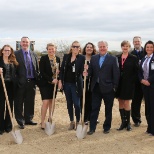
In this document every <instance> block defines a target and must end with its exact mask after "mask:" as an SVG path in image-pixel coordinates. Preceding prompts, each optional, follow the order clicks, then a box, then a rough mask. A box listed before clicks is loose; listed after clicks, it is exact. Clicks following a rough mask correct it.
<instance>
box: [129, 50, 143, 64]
mask: <svg viewBox="0 0 154 154" xmlns="http://www.w3.org/2000/svg"><path fill="white" fill-rule="evenodd" d="M131 54H132V55H135V56H136V57H137V58H138V61H139V60H141V59H142V58H143V57H144V56H145V53H144V49H143V47H142V51H141V52H140V54H137V52H136V50H135V49H134V50H133V51H132V52H131Z"/></svg>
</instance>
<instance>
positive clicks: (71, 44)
mask: <svg viewBox="0 0 154 154" xmlns="http://www.w3.org/2000/svg"><path fill="white" fill-rule="evenodd" d="M74 43H78V44H79V46H80V43H79V42H78V41H74V42H73V43H72V44H71V47H70V51H69V53H72V46H73V44H74ZM79 54H81V46H80V51H79Z"/></svg>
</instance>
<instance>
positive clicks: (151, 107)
mask: <svg viewBox="0 0 154 154" xmlns="http://www.w3.org/2000/svg"><path fill="white" fill-rule="evenodd" d="M143 95H144V99H145V116H146V120H147V124H148V128H147V132H148V133H151V134H153V135H154V120H153V119H154V88H153V87H151V86H143Z"/></svg>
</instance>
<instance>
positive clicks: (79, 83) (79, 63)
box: [59, 53, 85, 96]
mask: <svg viewBox="0 0 154 154" xmlns="http://www.w3.org/2000/svg"><path fill="white" fill-rule="evenodd" d="M71 56H72V54H71V53H70V54H65V55H64V57H63V62H62V65H61V69H60V75H59V78H60V80H61V81H62V84H63V86H64V84H65V83H64V78H65V73H66V70H67V63H68V61H69V60H70V59H71ZM84 61H85V56H83V55H80V54H78V55H77V57H76V60H75V82H76V92H77V94H78V96H81V95H82V91H83V79H82V73H83V70H84Z"/></svg>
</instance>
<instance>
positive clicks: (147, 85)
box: [139, 41, 154, 136]
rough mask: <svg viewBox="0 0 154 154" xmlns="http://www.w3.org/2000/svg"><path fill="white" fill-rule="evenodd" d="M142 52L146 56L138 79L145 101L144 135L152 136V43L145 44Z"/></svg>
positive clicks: (153, 76)
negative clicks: (145, 124) (145, 129)
mask: <svg viewBox="0 0 154 154" xmlns="http://www.w3.org/2000/svg"><path fill="white" fill-rule="evenodd" d="M144 51H145V52H146V56H145V57H144V58H143V59H142V60H141V63H140V69H139V79H140V82H141V83H142V90H143V96H144V100H145V116H146V120H147V124H148V127H147V131H146V133H148V134H150V135H152V136H154V121H153V118H154V43H153V42H152V41H148V42H146V44H145V46H144Z"/></svg>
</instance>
